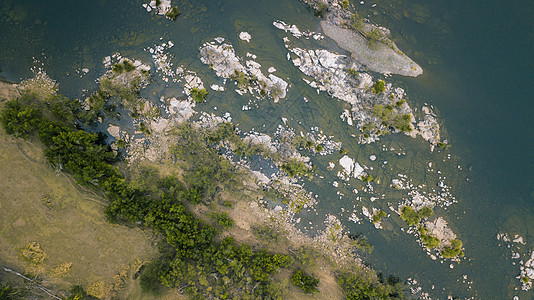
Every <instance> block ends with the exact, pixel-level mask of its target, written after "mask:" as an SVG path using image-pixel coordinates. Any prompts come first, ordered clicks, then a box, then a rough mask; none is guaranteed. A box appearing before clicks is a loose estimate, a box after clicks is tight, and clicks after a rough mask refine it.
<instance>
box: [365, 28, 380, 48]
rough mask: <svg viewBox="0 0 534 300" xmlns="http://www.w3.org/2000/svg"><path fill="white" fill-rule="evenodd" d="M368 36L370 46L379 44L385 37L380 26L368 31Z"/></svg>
mask: <svg viewBox="0 0 534 300" xmlns="http://www.w3.org/2000/svg"><path fill="white" fill-rule="evenodd" d="M366 37H367V41H368V42H369V46H371V47H372V48H374V47H376V46H378V43H379V42H380V41H381V40H382V39H383V36H382V32H381V31H380V29H378V28H375V29H373V30H372V31H370V32H367V33H366Z"/></svg>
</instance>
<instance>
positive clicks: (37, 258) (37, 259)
mask: <svg viewBox="0 0 534 300" xmlns="http://www.w3.org/2000/svg"><path fill="white" fill-rule="evenodd" d="M47 256H48V255H47V254H46V253H45V252H44V251H43V249H41V245H40V244H39V243H37V242H29V243H28V244H27V245H26V247H24V248H22V249H20V250H19V257H20V258H21V259H22V260H24V261H27V262H29V263H31V264H33V265H39V264H41V263H43V262H44V261H45V259H46V258H47Z"/></svg>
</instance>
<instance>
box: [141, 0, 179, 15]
mask: <svg viewBox="0 0 534 300" xmlns="http://www.w3.org/2000/svg"><path fill="white" fill-rule="evenodd" d="M142 6H143V7H144V8H145V9H146V11H147V12H152V11H154V12H155V13H156V14H157V15H161V16H165V15H167V13H168V12H170V11H171V9H172V5H171V0H157V1H156V0H152V1H150V2H149V3H143V4H142Z"/></svg>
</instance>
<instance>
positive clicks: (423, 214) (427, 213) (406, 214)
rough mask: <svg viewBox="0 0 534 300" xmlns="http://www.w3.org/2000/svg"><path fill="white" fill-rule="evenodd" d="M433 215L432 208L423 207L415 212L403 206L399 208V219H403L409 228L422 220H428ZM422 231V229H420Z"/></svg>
mask: <svg viewBox="0 0 534 300" xmlns="http://www.w3.org/2000/svg"><path fill="white" fill-rule="evenodd" d="M433 215H434V211H433V210H432V208H430V207H428V206H425V207H423V208H421V209H420V210H418V211H417V212H416V211H415V210H414V209H413V208H411V207H410V206H407V205H406V206H403V207H402V208H401V215H400V217H401V219H403V220H404V221H405V222H406V223H408V225H409V226H414V225H417V224H419V222H420V221H421V219H422V218H428V217H431V216H433ZM421 230H423V229H421Z"/></svg>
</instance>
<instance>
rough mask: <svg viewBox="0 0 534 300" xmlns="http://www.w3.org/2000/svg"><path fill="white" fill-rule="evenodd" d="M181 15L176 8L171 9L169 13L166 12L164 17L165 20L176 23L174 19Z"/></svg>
mask: <svg viewBox="0 0 534 300" xmlns="http://www.w3.org/2000/svg"><path fill="white" fill-rule="evenodd" d="M181 14H182V13H181V12H180V11H179V10H178V7H176V6H175V7H173V8H171V10H169V12H167V14H166V16H167V18H169V19H171V20H173V21H176V19H177V18H178V17H179V16H180V15H181Z"/></svg>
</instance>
